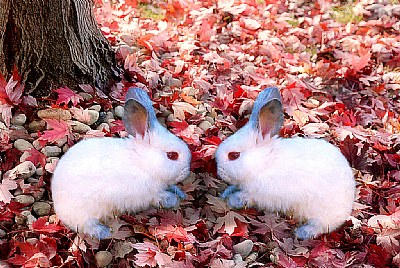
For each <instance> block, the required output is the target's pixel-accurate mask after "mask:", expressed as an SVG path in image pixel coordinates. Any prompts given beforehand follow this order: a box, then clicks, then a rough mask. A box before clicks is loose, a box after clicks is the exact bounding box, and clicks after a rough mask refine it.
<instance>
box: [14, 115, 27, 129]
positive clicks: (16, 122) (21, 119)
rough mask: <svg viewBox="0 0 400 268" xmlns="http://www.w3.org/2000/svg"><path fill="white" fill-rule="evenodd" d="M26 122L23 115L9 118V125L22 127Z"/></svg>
mask: <svg viewBox="0 0 400 268" xmlns="http://www.w3.org/2000/svg"><path fill="white" fill-rule="evenodd" d="M25 122H26V115H24V114H17V115H14V116H13V117H12V118H11V124H13V125H17V126H22V125H23V124H25Z"/></svg>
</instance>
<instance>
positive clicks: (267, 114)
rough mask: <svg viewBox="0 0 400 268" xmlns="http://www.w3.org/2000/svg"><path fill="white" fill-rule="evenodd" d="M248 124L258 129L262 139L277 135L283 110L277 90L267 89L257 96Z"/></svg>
mask: <svg viewBox="0 0 400 268" xmlns="http://www.w3.org/2000/svg"><path fill="white" fill-rule="evenodd" d="M249 123H250V124H251V125H252V126H253V127H254V128H258V131H259V132H260V133H261V134H262V136H263V137H265V136H266V135H269V136H270V137H272V136H275V135H276V134H278V132H279V130H280V129H281V127H282V125H283V108H282V100H281V95H280V93H279V89H278V88H276V87H269V88H266V89H264V90H263V91H261V92H260V94H259V95H258V97H257V99H256V101H255V102H254V107H253V112H252V114H251V116H250V119H249Z"/></svg>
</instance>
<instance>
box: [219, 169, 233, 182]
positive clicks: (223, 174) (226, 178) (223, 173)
mask: <svg viewBox="0 0 400 268" xmlns="http://www.w3.org/2000/svg"><path fill="white" fill-rule="evenodd" d="M217 173H218V177H219V178H220V179H221V180H223V181H226V182H231V181H232V180H231V179H230V178H229V176H228V174H226V171H225V170H224V169H223V168H218V170H217Z"/></svg>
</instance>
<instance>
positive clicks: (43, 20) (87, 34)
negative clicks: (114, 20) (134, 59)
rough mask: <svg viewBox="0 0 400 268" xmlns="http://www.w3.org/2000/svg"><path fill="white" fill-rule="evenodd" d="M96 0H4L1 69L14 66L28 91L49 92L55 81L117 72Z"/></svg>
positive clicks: (102, 83) (99, 79) (96, 78)
mask: <svg viewBox="0 0 400 268" xmlns="http://www.w3.org/2000/svg"><path fill="white" fill-rule="evenodd" d="M92 5H93V2H92V0H0V72H1V73H2V74H3V75H5V76H7V75H9V74H10V73H11V72H12V70H13V68H14V67H17V69H18V71H19V73H20V74H21V75H22V83H24V84H25V91H26V93H28V94H32V95H33V96H36V97H38V96H48V95H49V94H50V93H51V90H52V89H54V88H55V87H58V86H61V85H66V86H69V87H71V88H74V87H75V86H76V85H79V84H92V85H95V86H97V87H99V88H100V89H103V90H104V89H105V88H106V87H107V85H108V83H109V81H111V80H112V79H113V78H117V76H118V71H117V70H118V69H117V66H116V61H115V55H114V52H113V50H112V48H111V46H110V44H109V43H108V41H107V40H106V39H105V37H104V36H103V35H102V33H101V31H100V29H99V27H98V25H97V23H96V21H95V19H94V15H93V11H92Z"/></svg>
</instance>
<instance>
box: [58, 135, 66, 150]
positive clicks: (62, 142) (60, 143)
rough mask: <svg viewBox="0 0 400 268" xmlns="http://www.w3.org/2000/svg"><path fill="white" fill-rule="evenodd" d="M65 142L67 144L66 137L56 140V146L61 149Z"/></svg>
mask: <svg viewBox="0 0 400 268" xmlns="http://www.w3.org/2000/svg"><path fill="white" fill-rule="evenodd" d="M67 142H68V137H67V136H64V137H63V138H61V139H59V140H57V146H58V147H60V148H61V147H63V146H64V144H66V143H67Z"/></svg>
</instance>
